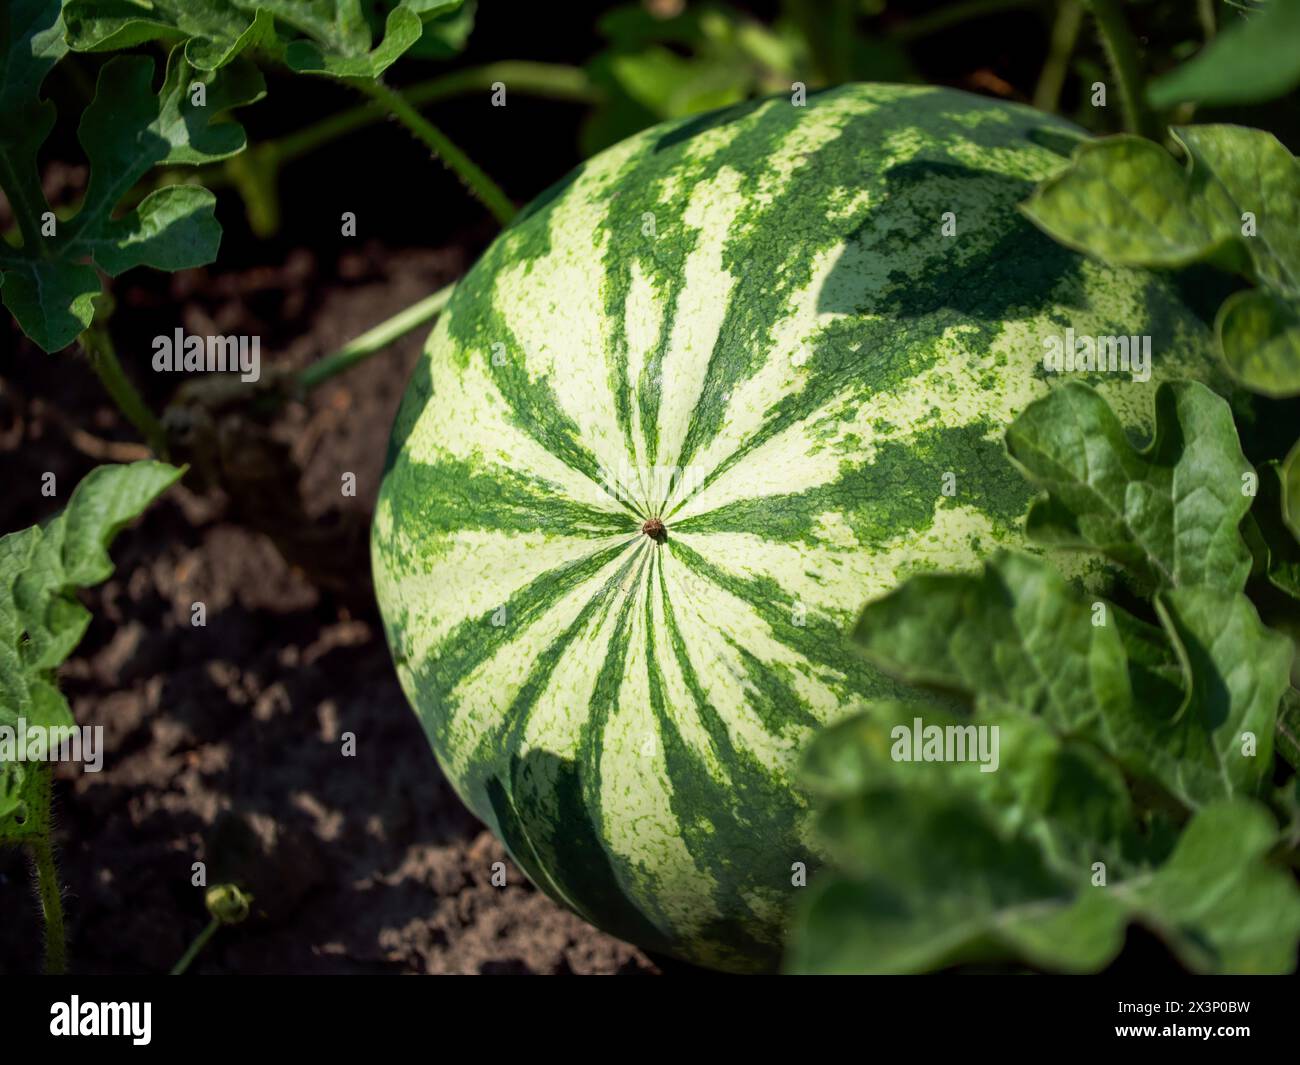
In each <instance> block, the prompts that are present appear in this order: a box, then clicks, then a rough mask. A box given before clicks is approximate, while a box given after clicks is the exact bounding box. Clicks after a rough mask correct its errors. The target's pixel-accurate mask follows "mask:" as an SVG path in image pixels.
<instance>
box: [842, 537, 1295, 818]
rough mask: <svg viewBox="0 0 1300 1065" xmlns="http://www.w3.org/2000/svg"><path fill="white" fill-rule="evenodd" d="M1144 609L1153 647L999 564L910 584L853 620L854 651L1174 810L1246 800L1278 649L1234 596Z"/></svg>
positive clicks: (1008, 559) (1048, 581)
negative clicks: (1028, 719) (1072, 741)
mask: <svg viewBox="0 0 1300 1065" xmlns="http://www.w3.org/2000/svg"><path fill="white" fill-rule="evenodd" d="M1157 606H1158V613H1159V616H1160V620H1161V623H1162V625H1163V626H1164V635H1163V637H1161V636H1159V635H1157V634H1156V633H1155V632H1154V630H1151V629H1150V627H1149V626H1145V625H1143V624H1142V623H1141V622H1139V621H1137V620H1136V619H1132V618H1129V617H1128V616H1127V615H1126V614H1125V613H1124V612H1123V611H1122V610H1120V609H1119V608H1118V607H1116V606H1115V605H1114V604H1111V603H1106V602H1104V601H1101V600H1094V601H1091V602H1089V601H1087V600H1084V599H1081V598H1079V597H1077V596H1076V595H1075V594H1074V593H1073V592H1072V591H1071V590H1070V588H1069V586H1068V585H1067V584H1066V583H1065V580H1064V578H1062V577H1061V576H1060V575H1059V574H1058V573H1057V572H1056V571H1055V570H1054V569H1053V568H1052V567H1051V566H1050V565H1049V564H1048V563H1046V562H1044V561H1042V560H1040V559H1035V558H1031V557H1029V556H1025V555H1018V554H1011V553H1000V554H998V555H996V556H994V558H993V559H991V560H990V561H988V562H986V563H985V565H984V568H983V571H982V572H981V573H980V574H922V575H920V576H916V577H912V578H910V579H909V580H907V581H906V582H904V583H903V584H902V585H901V586H900V587H899V588H898V589H897V590H895V591H893V592H891V593H890V594H888V595H886V596H884V597H883V598H881V599H878V600H876V601H874V602H872V603H868V604H867V606H866V607H865V608H864V609H863V611H862V616H861V618H860V620H859V622H858V625H857V628H856V629H855V631H854V639H855V640H856V641H857V642H858V643H859V644H860V645H861V647H862V649H863V651H864V653H865V654H866V656H867V657H868V658H869V659H870V660H871V661H872V662H873V663H874V664H875V665H877V666H879V667H880V668H881V669H883V670H884V671H885V672H886V673H888V674H890V675H891V676H893V677H895V678H897V679H899V680H901V681H904V682H905V683H908V684H912V685H917V686H920V687H923V688H929V689H932V690H936V691H939V692H943V693H945V694H948V695H957V696H959V697H961V698H964V699H965V700H967V701H969V702H970V703H971V704H972V705H973V706H974V708H975V711H976V714H977V715H978V716H985V715H993V716H998V717H1005V716H1006V715H1007V714H1008V713H1011V714H1021V715H1032V716H1034V717H1037V718H1040V719H1042V721H1043V722H1044V723H1045V724H1046V725H1047V726H1048V727H1049V728H1050V729H1051V730H1052V731H1053V732H1056V733H1057V734H1059V735H1065V736H1076V737H1080V738H1083V739H1087V740H1089V741H1090V742H1092V743H1094V744H1096V745H1097V746H1099V747H1100V748H1101V749H1102V750H1104V751H1106V752H1107V753H1108V754H1109V755H1111V757H1113V758H1115V759H1116V760H1117V761H1118V762H1119V763H1120V764H1121V765H1123V766H1125V767H1126V768H1127V769H1128V770H1129V771H1130V772H1132V773H1134V774H1135V775H1138V776H1141V777H1143V778H1145V779H1147V780H1150V781H1152V782H1153V783H1155V784H1157V785H1159V787H1161V788H1162V789H1164V790H1165V791H1166V792H1168V793H1169V794H1170V795H1171V796H1173V797H1174V798H1175V799H1177V800H1178V801H1179V802H1180V803H1182V804H1183V805H1184V806H1185V807H1187V808H1189V809H1195V808H1197V807H1199V806H1203V805H1205V804H1206V803H1208V802H1211V801H1213V800H1215V799H1219V798H1225V797H1232V796H1236V795H1240V794H1243V793H1244V794H1255V793H1257V792H1258V791H1259V790H1260V788H1261V786H1262V784H1263V782H1264V780H1265V779H1266V777H1267V775H1268V773H1269V772H1270V770H1271V764H1272V762H1271V752H1272V743H1273V731H1274V723H1275V720H1276V713H1277V706H1278V701H1279V699H1280V698H1281V696H1282V693H1283V691H1284V690H1285V688H1286V686H1287V683H1288V678H1289V672H1290V661H1291V644H1290V641H1288V640H1287V639H1286V638H1285V637H1283V636H1281V635H1279V634H1277V633H1274V632H1271V631H1270V630H1268V629H1267V628H1265V627H1264V626H1263V625H1262V624H1261V623H1260V620H1259V615H1258V614H1257V613H1256V612H1255V608H1254V607H1253V606H1252V605H1251V604H1250V601H1249V600H1247V599H1246V598H1245V597H1244V596H1243V595H1241V594H1240V593H1236V592H1228V591H1224V590H1220V589H1215V588H1210V587H1194V588H1179V589H1173V590H1171V591H1169V592H1167V593H1165V594H1163V595H1162V596H1161V597H1160V599H1159V600H1158V601H1157ZM1174 667H1176V672H1174ZM1171 673H1172V675H1173V677H1176V678H1177V680H1172V679H1171ZM1246 732H1250V733H1252V734H1253V737H1254V741H1253V742H1254V748H1253V750H1252V749H1251V748H1249V746H1248V745H1247V744H1246V742H1245V738H1244V736H1243V734H1244V733H1246Z"/></svg>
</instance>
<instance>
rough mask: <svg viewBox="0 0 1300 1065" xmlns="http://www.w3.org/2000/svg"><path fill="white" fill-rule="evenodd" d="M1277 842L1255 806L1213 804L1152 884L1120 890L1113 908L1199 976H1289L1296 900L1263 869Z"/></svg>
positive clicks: (1279, 876)
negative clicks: (1142, 926)
mask: <svg viewBox="0 0 1300 1065" xmlns="http://www.w3.org/2000/svg"><path fill="white" fill-rule="evenodd" d="M1277 838H1278V831H1277V826H1276V825H1275V824H1274V822H1273V819H1272V817H1271V816H1270V815H1269V813H1268V811H1267V810H1265V809H1264V808H1263V807H1262V806H1260V805H1259V804H1258V803H1255V802H1250V801H1246V800H1241V799H1237V800H1232V801H1224V802H1219V803H1215V804H1214V805H1213V806H1208V807H1206V808H1205V809H1204V810H1202V811H1201V812H1200V813H1199V814H1197V816H1196V817H1194V818H1193V819H1192V821H1191V823H1190V824H1189V825H1188V826H1187V830H1186V831H1185V832H1184V833H1183V835H1182V837H1181V838H1180V839H1179V841H1178V846H1177V848H1176V849H1175V850H1174V853H1173V855H1172V856H1171V857H1170V859H1169V861H1168V862H1167V863H1165V865H1163V866H1162V867H1161V868H1160V869H1159V870H1158V871H1157V872H1156V873H1155V875H1154V876H1152V877H1150V878H1149V879H1144V880H1138V881H1136V882H1134V883H1133V884H1131V885H1129V884H1121V885H1120V888H1119V891H1118V892H1117V894H1118V896H1119V898H1118V900H1117V901H1118V903H1119V904H1120V905H1122V906H1124V907H1126V908H1127V909H1128V910H1129V912H1130V913H1131V914H1132V915H1133V916H1134V917H1135V918H1137V919H1138V920H1140V921H1142V922H1143V923H1145V924H1147V925H1148V926H1150V927H1151V928H1153V929H1154V930H1156V931H1157V932H1158V933H1159V934H1161V935H1162V936H1163V937H1165V939H1166V940H1167V941H1168V942H1169V944H1170V946H1172V947H1173V948H1174V951H1175V953H1176V954H1178V956H1179V959H1180V960H1181V961H1182V963H1183V964H1184V965H1186V966H1187V967H1188V968H1189V969H1192V970H1194V971H1196V972H1206V973H1215V972H1219V973H1289V972H1294V971H1295V967H1296V942H1297V939H1300V894H1298V893H1297V889H1296V884H1295V881H1294V879H1293V878H1292V877H1291V876H1290V875H1289V874H1288V873H1286V872H1285V871H1284V870H1282V869H1278V868H1275V867H1273V866H1272V865H1270V864H1268V862H1267V861H1266V857H1267V854H1268V852H1269V850H1270V849H1271V848H1272V847H1273V845H1274V843H1275V842H1276V841H1277Z"/></svg>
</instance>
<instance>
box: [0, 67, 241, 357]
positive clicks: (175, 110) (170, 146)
mask: <svg viewBox="0 0 1300 1065" xmlns="http://www.w3.org/2000/svg"><path fill="white" fill-rule="evenodd" d="M153 76H154V63H153V60H152V59H149V58H147V57H145V56H121V57H117V58H115V59H112V60H110V61H109V62H108V63H106V64H105V65H104V67H103V68H102V69H101V71H100V75H99V81H98V84H97V86H96V91H95V98H94V100H93V101H92V102H91V104H90V106H89V107H87V108H86V111H85V113H84V114H83V115H82V118H81V124H80V128H79V138H80V141H81V144H82V147H83V149H84V150H85V153H86V157H87V160H88V162H89V164H90V182H89V185H88V187H87V189H86V195H85V198H84V200H83V202H82V204H81V206H80V208H79V210H78V211H77V213H76V215H75V216H74V217H72V218H71V219H68V220H63V221H59V222H57V225H56V230H55V232H54V234H53V235H48V236H47V235H46V234H44V233H42V231H41V216H42V214H43V213H44V212H46V211H48V207H47V205H46V204H45V200H44V197H43V196H42V195H41V193H40V186H39V182H38V181H37V179H36V173H35V155H36V151H37V149H39V147H40V144H41V142H42V141H43V140H44V139H45V136H46V135H47V134H48V132H49V124H48V123H46V125H45V126H44V127H33V128H32V130H31V131H30V135H29V136H28V137H27V138H26V139H25V140H22V141H17V142H15V141H13V140H12V139H11V138H5V139H3V141H2V142H0V158H3V164H2V165H0V184H3V185H4V188H5V191H6V192H7V193H12V190H13V189H15V188H16V189H18V195H17V196H14V195H12V194H11V195H10V199H11V202H12V203H13V204H14V207H15V210H16V211H17V212H18V221H19V225H20V228H21V231H22V234H23V240H24V243H23V247H22V248H18V249H16V248H11V247H8V246H7V245H6V246H4V247H3V248H0V270H3V275H0V285H2V286H3V288H0V297H3V300H4V304H5V306H6V307H8V308H9V310H10V312H11V313H12V314H13V315H14V318H15V319H16V320H17V322H18V324H19V326H20V327H21V328H22V330H23V332H24V333H26V334H27V335H28V336H29V337H30V338H31V339H32V340H34V341H35V342H36V343H37V344H39V345H40V346H41V347H42V348H44V349H45V350H46V351H55V350H58V349H59V348H63V347H66V346H67V345H68V344H70V343H71V342H72V341H73V340H74V339H75V338H76V336H77V334H78V333H80V332H81V331H82V330H83V329H84V328H85V327H86V326H87V325H89V324H90V320H91V318H92V316H93V314H94V297H95V296H96V295H97V294H98V293H99V292H100V287H101V286H100V282H99V278H98V276H97V275H96V273H95V270H94V268H93V266H92V265H91V263H93V264H94V265H95V266H98V267H99V268H100V269H102V270H104V271H105V272H107V273H109V274H110V275H114V276H115V275H117V274H120V273H121V272H123V271H124V270H128V269H130V268H131V267H134V266H142V265H143V266H152V267H155V268H157V269H163V270H179V269H184V268H186V267H190V266H197V265H200V264H202V263H206V262H210V261H212V259H213V258H215V256H216V251H217V245H218V243H219V242H220V238H221V229H220V226H219V225H218V224H217V222H216V219H215V218H214V217H213V208H214V205H215V199H214V197H213V196H212V194H211V193H210V192H208V191H207V190H206V189H202V188H200V187H198V186H173V187H168V188H163V189H159V190H157V191H155V192H153V193H151V194H150V195H149V196H147V197H146V198H145V199H144V200H143V201H142V202H141V203H139V204H138V205H137V206H136V207H134V208H133V209H131V210H128V211H126V212H124V213H122V214H120V216H116V217H115V212H117V209H118V205H119V203H120V202H121V200H122V198H123V197H124V196H125V195H126V194H127V193H128V192H129V191H130V189H131V188H132V187H133V186H134V185H135V184H136V182H138V181H139V180H140V178H141V177H143V176H144V174H145V173H146V172H147V171H148V170H149V169H150V168H152V167H154V166H156V165H159V164H168V165H182V164H189V165H194V164H200V163H209V162H214V161H217V160H221V159H225V158H227V157H229V156H231V155H234V154H235V153H237V152H240V151H242V150H243V148H244V146H245V137H244V131H243V129H242V128H241V127H240V126H239V125H237V124H236V123H233V122H229V121H221V120H220V118H219V115H220V113H221V112H223V111H225V110H227V109H228V108H231V107H236V106H240V105H242V104H245V103H249V102H251V101H253V100H255V99H257V98H259V97H260V96H261V95H262V94H263V92H264V83H263V81H262V78H261V75H260V74H258V73H257V71H256V70H255V69H253V68H251V67H249V66H247V65H241V64H235V65H231V66H228V67H226V68H225V69H224V70H222V71H220V72H217V73H212V72H208V73H202V74H198V75H196V74H195V72H194V71H193V70H191V68H190V67H189V65H188V64H187V63H186V62H185V60H184V58H183V57H182V56H181V54H180V50H179V49H176V50H174V51H173V52H172V55H171V57H170V59H169V61H168V65H167V71H166V75H165V77H164V80H163V86H162V89H161V91H159V92H157V93H155V92H154V89H153V85H152V82H153ZM29 80H30V79H29ZM200 83H201V84H202V85H203V86H204V91H205V93H206V97H207V98H206V102H205V103H204V105H203V106H195V105H194V103H193V97H192V95H191V94H192V91H193V90H194V87H195V85H196V84H200ZM38 88H39V86H38V85H37V86H35V87H34V88H33V89H32V91H33V93H34V92H36V91H38ZM49 117H50V118H51V119H52V117H53V116H52V111H51V112H50V115H49ZM27 171H30V174H28V177H29V178H30V182H27V183H26V184H25V183H24V178H23V174H24V173H26V172H27ZM27 184H32V185H33V188H31V189H28V188H27ZM24 190H26V191H24Z"/></svg>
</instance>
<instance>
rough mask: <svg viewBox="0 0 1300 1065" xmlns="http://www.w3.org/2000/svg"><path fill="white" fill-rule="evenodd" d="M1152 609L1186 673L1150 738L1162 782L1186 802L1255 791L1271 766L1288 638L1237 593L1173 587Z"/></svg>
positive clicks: (1287, 661) (1288, 663) (1287, 670)
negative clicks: (1159, 734) (1157, 736)
mask: <svg viewBox="0 0 1300 1065" xmlns="http://www.w3.org/2000/svg"><path fill="white" fill-rule="evenodd" d="M1156 611H1157V613H1158V614H1159V615H1160V620H1161V622H1162V624H1163V625H1164V628H1165V631H1166V632H1167V633H1168V634H1169V635H1170V638H1171V641H1172V643H1173V647H1174V650H1175V652H1176V653H1177V655H1178V659H1179V662H1180V664H1181V666H1182V669H1183V673H1184V676H1185V677H1186V685H1185V688H1186V694H1185V696H1184V698H1183V702H1182V705H1181V706H1180V707H1179V709H1178V712H1177V716H1176V719H1175V721H1174V724H1173V727H1172V729H1171V730H1170V732H1169V735H1168V738H1167V739H1166V740H1165V742H1164V743H1161V744H1159V745H1153V749H1154V750H1155V752H1156V753H1155V757H1154V761H1155V764H1156V768H1157V770H1158V771H1159V772H1160V776H1161V779H1162V781H1163V782H1165V783H1166V785H1167V786H1170V789H1171V790H1172V791H1174V793H1175V794H1177V795H1179V797H1180V798H1182V799H1183V800H1184V801H1185V802H1187V804H1188V805H1195V804H1196V803H1197V802H1198V801H1204V800H1205V799H1208V798H1210V797H1213V796H1215V795H1239V794H1255V793H1257V792H1258V791H1259V790H1260V788H1261V785H1262V784H1263V783H1264V781H1265V780H1266V779H1268V777H1269V776H1270V775H1271V774H1272V771H1273V735H1274V730H1275V728H1276V723H1277V713H1278V704H1279V702H1280V701H1281V699H1282V694H1283V692H1285V691H1286V689H1287V687H1288V686H1289V684H1290V677H1291V658H1292V654H1293V647H1292V644H1291V641H1290V640H1288V639H1287V638H1286V637H1285V636H1283V635H1282V634H1281V633H1277V632H1273V631H1272V630H1270V629H1268V628H1266V627H1265V626H1264V624H1263V623H1262V622H1261V621H1260V620H1259V614H1258V612H1257V611H1256V610H1255V607H1254V606H1253V605H1252V603H1251V602H1250V600H1249V599H1247V598H1246V597H1245V596H1244V595H1240V594H1230V593H1226V592H1223V591H1219V590H1216V589H1213V588H1207V587H1195V588H1175V589H1172V590H1170V591H1168V592H1164V593H1162V594H1161V595H1160V596H1158V597H1157V598H1156ZM1247 739H1251V740H1253V746H1248V744H1247V742H1246V741H1247Z"/></svg>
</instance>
